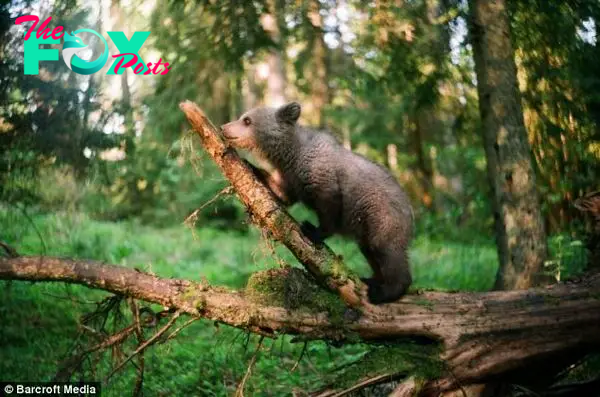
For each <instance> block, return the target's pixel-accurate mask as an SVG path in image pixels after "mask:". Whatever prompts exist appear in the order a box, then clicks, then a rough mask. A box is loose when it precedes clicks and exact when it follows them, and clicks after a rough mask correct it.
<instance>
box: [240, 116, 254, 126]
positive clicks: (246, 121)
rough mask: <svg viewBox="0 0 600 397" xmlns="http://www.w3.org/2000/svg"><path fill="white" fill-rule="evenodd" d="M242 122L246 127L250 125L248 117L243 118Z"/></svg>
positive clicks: (250, 121)
mask: <svg viewBox="0 0 600 397" xmlns="http://www.w3.org/2000/svg"><path fill="white" fill-rule="evenodd" d="M242 121H243V122H244V125H246V126H248V125H250V124H252V120H250V117H244V119H243V120H242Z"/></svg>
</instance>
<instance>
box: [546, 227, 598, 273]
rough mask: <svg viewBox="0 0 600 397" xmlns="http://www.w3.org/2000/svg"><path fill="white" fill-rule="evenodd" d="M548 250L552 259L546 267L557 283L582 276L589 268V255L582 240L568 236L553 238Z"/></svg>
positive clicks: (561, 235) (547, 262)
mask: <svg viewBox="0 0 600 397" xmlns="http://www.w3.org/2000/svg"><path fill="white" fill-rule="evenodd" d="M548 250H549V251H550V252H549V258H550V259H549V260H547V261H546V263H545V264H544V265H545V267H546V271H547V272H549V273H550V274H551V275H552V276H554V278H556V280H557V281H561V280H566V279H569V278H570V277H574V276H578V275H581V274H582V273H583V272H584V271H585V270H586V268H587V264H588V260H587V259H588V253H587V250H586V248H585V246H584V244H583V242H582V241H581V240H578V239H574V238H573V237H571V236H569V235H568V234H559V235H556V236H552V237H551V238H550V240H549V241H548Z"/></svg>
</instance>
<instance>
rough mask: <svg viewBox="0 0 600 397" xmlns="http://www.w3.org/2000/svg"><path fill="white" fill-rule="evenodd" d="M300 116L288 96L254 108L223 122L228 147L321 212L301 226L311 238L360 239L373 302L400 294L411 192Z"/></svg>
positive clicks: (280, 194)
mask: <svg viewBox="0 0 600 397" xmlns="http://www.w3.org/2000/svg"><path fill="white" fill-rule="evenodd" d="M299 117H300V105H299V104H298V103H296V102H291V103H288V104H286V105H283V106H281V107H280V108H267V107H258V108H254V109H252V110H250V111H248V112H246V113H244V114H243V115H242V116H241V117H240V118H239V119H238V120H235V121H232V122H230V123H227V124H225V125H223V126H222V127H221V128H222V130H223V135H224V137H225V139H226V141H227V142H228V143H229V144H230V145H231V146H233V147H235V148H239V149H246V150H248V151H250V152H251V153H252V154H253V155H254V156H256V157H257V158H258V159H259V160H262V161H264V162H267V163H268V164H269V165H271V166H272V169H271V170H269V171H265V170H262V169H259V168H257V167H254V166H252V168H253V169H254V171H255V173H256V174H257V175H258V176H259V178H261V179H262V180H263V182H264V183H266V184H267V186H269V188H270V189H271V191H272V192H273V193H274V195H275V196H276V197H277V198H278V199H279V200H281V201H282V202H283V203H285V204H286V205H292V204H294V203H295V202H297V201H300V202H302V203H304V204H305V205H306V206H308V207H309V208H311V209H312V210H314V211H315V212H316V213H317V216H318V218H319V226H318V227H315V226H313V225H312V224H310V223H308V222H305V223H304V224H303V231H304V232H305V233H306V234H307V235H308V236H309V237H310V238H311V239H313V240H314V241H315V242H317V243H320V242H322V241H323V239H325V238H327V237H329V236H331V235H333V234H341V235H344V236H348V237H351V238H353V239H355V240H356V241H357V243H358V245H359V246H360V249H361V252H362V253H363V255H364V256H365V258H366V259H367V261H368V262H369V265H370V266H371V268H372V270H373V276H372V277H371V278H369V279H366V280H364V281H365V283H366V284H367V287H368V296H369V301H370V302H371V303H373V304H380V303H385V302H392V301H395V300H397V299H398V298H400V297H401V296H402V295H403V294H404V293H406V290H407V289H408V287H409V286H410V284H411V282H412V278H411V275H410V268H409V265H408V255H407V248H408V245H409V243H410V241H411V238H412V231H413V213H412V208H411V205H410V202H409V199H408V197H407V195H406V193H405V192H404V190H402V188H401V187H400V185H399V184H398V182H397V181H396V179H395V178H394V177H393V176H392V175H391V174H390V173H388V171H387V170H386V169H385V168H383V167H381V166H379V165H377V164H375V163H373V162H371V161H369V160H367V159H366V158H364V157H362V156H360V155H358V154H356V153H353V152H352V151H350V150H347V149H346V148H344V147H343V146H342V145H340V144H339V143H338V141H337V140H336V139H335V138H334V137H333V136H331V135H329V134H327V133H324V132H317V131H314V130H311V129H309V128H305V127H303V126H301V125H299V124H298V122H297V121H298V118H299Z"/></svg>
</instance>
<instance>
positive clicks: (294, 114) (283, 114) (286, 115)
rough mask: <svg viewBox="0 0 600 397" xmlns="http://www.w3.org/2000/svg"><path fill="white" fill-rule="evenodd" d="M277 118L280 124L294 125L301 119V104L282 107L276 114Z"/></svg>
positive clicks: (295, 103)
mask: <svg viewBox="0 0 600 397" xmlns="http://www.w3.org/2000/svg"><path fill="white" fill-rule="evenodd" d="M275 117H276V118H277V121H279V122H286V123H290V124H294V123H295V122H296V121H298V118H299V117H300V104H299V103H298V102H290V103H287V104H285V105H283V106H281V107H280V108H279V109H277V112H275Z"/></svg>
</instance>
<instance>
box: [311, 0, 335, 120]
mask: <svg viewBox="0 0 600 397" xmlns="http://www.w3.org/2000/svg"><path fill="white" fill-rule="evenodd" d="M319 11H320V4H319V1H318V0H311V1H310V3H309V5H308V15H307V18H308V21H309V23H310V28H311V32H310V37H311V44H312V54H311V55H312V58H313V59H312V62H310V67H311V69H312V70H311V72H310V78H311V102H312V107H313V113H314V124H315V125H317V126H318V127H320V128H323V127H324V126H325V118H324V116H323V109H324V108H325V105H327V103H329V98H330V92H329V81H328V73H327V72H328V70H327V69H328V68H327V46H326V45H325V39H324V37H323V18H322V17H321V14H320V13H319Z"/></svg>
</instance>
